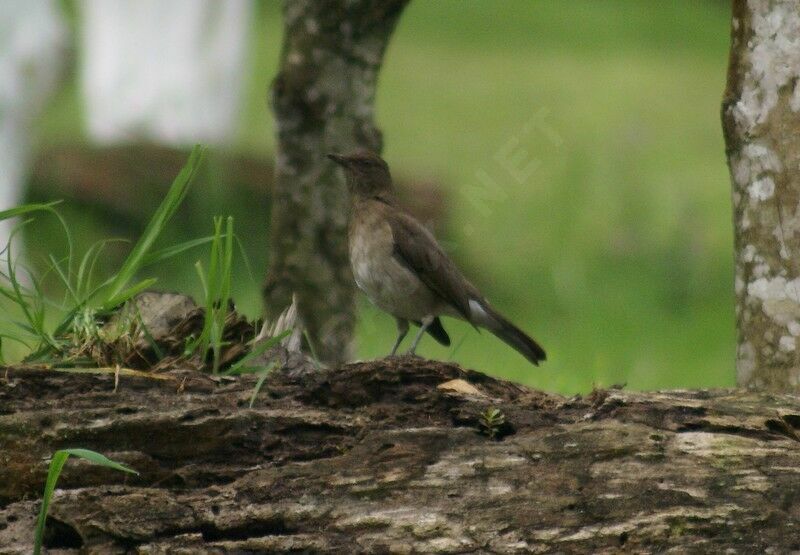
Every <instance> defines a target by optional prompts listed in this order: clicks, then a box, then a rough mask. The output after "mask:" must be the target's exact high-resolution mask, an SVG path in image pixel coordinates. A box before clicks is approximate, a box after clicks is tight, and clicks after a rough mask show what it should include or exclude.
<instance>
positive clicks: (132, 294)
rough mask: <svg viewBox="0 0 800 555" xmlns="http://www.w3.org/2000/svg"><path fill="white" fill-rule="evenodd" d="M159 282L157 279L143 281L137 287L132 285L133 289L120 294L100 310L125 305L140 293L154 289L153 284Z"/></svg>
mask: <svg viewBox="0 0 800 555" xmlns="http://www.w3.org/2000/svg"><path fill="white" fill-rule="evenodd" d="M157 281H158V279H156V278H148V279H143V280H142V281H140V282H139V283H137V284H136V285H132V286H131V287H128V288H127V289H125V290H124V291H121V292H119V293H118V294H117V295H116V296H114V297H112V298H110V299H108V300H107V301H106V302H105V303H103V305H102V306H101V307H100V310H111V309H112V308H114V307H115V306H118V305H120V304H122V303H124V302H125V301H127V300H128V299H130V298H132V297H135V296H136V295H138V294H139V293H141V292H142V291H144V290H145V289H147V288H149V287H152V286H153V284H154V283H155V282H157Z"/></svg>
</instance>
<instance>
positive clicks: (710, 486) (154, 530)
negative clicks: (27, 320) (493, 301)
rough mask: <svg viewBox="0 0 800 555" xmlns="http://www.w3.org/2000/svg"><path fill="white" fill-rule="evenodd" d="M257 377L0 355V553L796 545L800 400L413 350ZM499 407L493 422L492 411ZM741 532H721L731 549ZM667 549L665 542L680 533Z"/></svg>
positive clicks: (718, 549) (799, 531)
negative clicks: (456, 360) (594, 382)
mask: <svg viewBox="0 0 800 555" xmlns="http://www.w3.org/2000/svg"><path fill="white" fill-rule="evenodd" d="M303 364H305V365H306V366H303V365H302V364H301V365H299V366H296V367H295V368H294V369H293V370H287V369H281V370H276V371H275V372H274V373H273V374H272V375H271V376H270V377H269V378H268V379H267V382H266V383H265V384H264V386H263V388H262V389H261V391H260V394H259V395H258V396H257V397H256V401H255V404H254V405H253V408H248V405H249V402H250V398H251V395H252V391H253V387H254V385H255V382H256V381H257V376H254V375H249V376H244V377H241V378H238V379H232V378H214V377H211V376H209V375H206V374H201V373H197V372H192V371H186V370H183V371H181V370H173V371H170V372H166V373H162V374H150V375H149V376H148V375H147V374H144V373H140V374H137V375H132V376H128V375H122V376H120V377H119V384H118V387H116V388H115V383H114V375H113V374H110V375H109V374H106V375H97V374H86V373H81V374H68V373H64V372H55V371H52V370H41V369H38V370H37V369H33V368H30V369H24V368H18V369H9V370H8V372H7V374H6V375H5V379H4V378H3V375H2V374H0V553H7V554H15V553H18V554H23V553H24V554H28V553H30V552H31V544H32V539H33V529H34V526H35V519H36V514H37V511H38V509H39V506H40V500H41V492H42V489H43V487H44V480H45V472H46V468H47V460H46V459H47V457H48V456H49V455H51V454H52V453H53V451H55V450H56V449H60V448H65V447H85V448H89V449H94V450H97V451H101V452H103V453H104V454H106V455H107V456H109V457H111V458H112V459H115V460H119V461H120V462H123V463H126V464H128V465H130V466H132V467H133V468H135V469H136V470H137V471H139V475H138V476H130V475H127V474H121V473H118V472H115V471H112V470H109V469H105V468H101V467H97V466H91V465H89V464H88V463H86V462H83V461H80V460H78V459H70V461H69V462H68V463H67V465H66V466H65V469H64V474H63V475H62V477H61V479H60V481H59V483H58V489H57V490H56V494H55V496H54V499H53V503H52V505H51V507H50V515H51V518H50V519H49V521H48V524H47V530H46V533H45V543H46V546H48V547H49V548H50V549H53V550H54V551H55V550H56V549H62V550H63V551H58V553H63V554H67V553H77V552H78V551H79V550H81V549H83V551H82V552H89V553H288V552H313V553H347V554H355V553H464V552H470V553H553V552H558V553H618V552H620V551H622V550H624V551H627V552H634V553H654V552H667V551H670V549H671V548H674V549H675V551H674V552H679V553H684V552H693V553H765V552H769V551H767V548H770V547H771V548H773V551H772V552H774V553H788V552H790V551H793V550H797V549H800V512H798V510H797V507H798V503H799V502H800V481H798V472H800V449H799V448H798V439H800V438H798V435H797V427H798V426H800V400H798V398H797V397H796V396H791V395H786V396H782V395H768V394H764V393H753V392H746V391H697V392H690V391H675V392H658V393H633V392H626V391H620V390H604V391H595V392H593V393H592V394H591V395H589V396H588V397H585V398H583V397H573V398H569V399H567V398H563V397H560V396H557V395H549V394H546V393H541V392H537V391H533V390H530V389H527V388H524V387H521V386H517V385H515V384H511V383H509V382H504V381H500V380H496V379H493V378H490V377H488V376H486V375H484V374H480V373H477V372H472V371H467V370H462V369H460V368H459V367H458V366H455V365H452V364H444V363H437V362H433V361H424V360H420V359H414V358H399V359H387V360H379V361H374V362H368V363H360V364H352V365H347V366H342V367H338V368H334V369H331V370H321V371H317V370H316V369H315V368H314V367H313V364H312V365H311V367H310V368H308V367H307V365H308V363H307V362H305V363H303ZM490 409H498V410H499V411H500V412H501V413H502V416H503V417H504V418H502V419H501V418H500V415H497V416H496V417H495V418H494V421H493V422H487V421H486V419H485V418H483V419H482V418H481V415H486V413H487V411H489V410H490ZM726 550H727V551H726ZM670 552H671V551H670Z"/></svg>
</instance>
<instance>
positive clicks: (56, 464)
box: [33, 449, 139, 555]
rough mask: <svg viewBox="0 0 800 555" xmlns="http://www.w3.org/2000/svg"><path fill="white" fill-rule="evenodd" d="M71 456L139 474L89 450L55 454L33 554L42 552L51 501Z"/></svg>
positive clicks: (49, 471) (41, 509)
mask: <svg viewBox="0 0 800 555" xmlns="http://www.w3.org/2000/svg"><path fill="white" fill-rule="evenodd" d="M70 456H74V457H79V458H81V459H84V460H86V461H89V462H90V463H92V464H97V465H100V466H105V467H107V468H113V469H114V470H119V471H120V472H127V473H130V474H139V473H138V472H136V471H135V470H133V469H131V468H128V467H127V466H125V465H123V464H120V463H118V462H115V461H112V460H111V459H109V458H108V457H106V456H105V455H102V454H100V453H97V452H95V451H90V450H89V449H60V450H58V451H56V452H55V453H53V458H52V459H50V467H49V469H48V471H47V480H46V481H45V486H44V493H43V495H42V506H41V508H40V509H39V516H38V518H37V519H36V530H35V532H34V538H33V553H34V555H39V553H41V551H42V540H43V539H44V527H45V523H46V522H47V513H48V511H49V510H50V501H51V500H52V498H53V492H54V491H55V489H56V483H57V482H58V477H59V476H61V471H62V470H63V468H64V465H65V464H66V463H67V460H68V459H69V457H70Z"/></svg>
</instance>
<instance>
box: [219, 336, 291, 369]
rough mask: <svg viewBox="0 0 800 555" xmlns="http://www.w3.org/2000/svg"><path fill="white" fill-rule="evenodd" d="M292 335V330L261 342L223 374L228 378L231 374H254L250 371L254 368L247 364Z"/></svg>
mask: <svg viewBox="0 0 800 555" xmlns="http://www.w3.org/2000/svg"><path fill="white" fill-rule="evenodd" d="M290 333H292V330H284V331H283V332H282V333H279V334H278V335H276V336H275V337H270V338H269V339H265V340H263V341H261V342H260V343H258V344H257V345H256V346H255V347H253V348H252V349H250V352H249V353H247V354H246V355H245V356H243V357H242V358H240V359H239V360H238V361H236V363H235V364H233V365H232V366H231V367H230V368H228V369H227V370H226V371H224V372H221V374H223V375H226V376H227V375H231V374H245V373H250V372H252V370H250V369H251V368H253V367H249V366H247V363H249V362H250V361H251V360H253V359H254V358H256V357H258V356H260V355H261V354H262V353H264V352H266V351H267V350H268V349H270V348H272V347H274V346H275V345H277V344H278V343H280V342H281V340H282V339H283V338H284V337H286V336H287V335H289V334H290Z"/></svg>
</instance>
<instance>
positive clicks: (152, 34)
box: [78, 0, 253, 146]
mask: <svg viewBox="0 0 800 555" xmlns="http://www.w3.org/2000/svg"><path fill="white" fill-rule="evenodd" d="M78 5H79V7H80V15H81V19H82V21H81V57H82V70H81V71H82V74H81V86H82V89H83V95H84V101H85V103H86V114H87V117H88V125H89V134H90V136H91V137H92V138H93V139H94V140H96V141H98V142H101V143H122V142H131V141H136V140H150V141H155V142H158V143H165V144H170V145H175V146H183V145H187V144H191V143H196V142H203V143H213V144H222V143H228V142H230V140H231V139H232V138H233V136H234V133H235V131H236V124H237V123H238V121H237V120H238V115H239V105H240V100H241V92H242V88H243V86H242V85H243V80H244V72H245V66H246V62H247V56H246V54H247V46H248V36H249V30H250V26H251V25H250V24H251V16H252V13H253V2H252V0H168V1H165V0H82V1H81V2H80V3H79V4H78Z"/></svg>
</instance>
